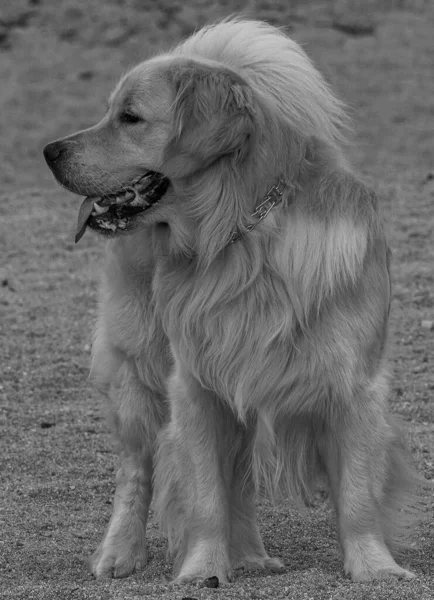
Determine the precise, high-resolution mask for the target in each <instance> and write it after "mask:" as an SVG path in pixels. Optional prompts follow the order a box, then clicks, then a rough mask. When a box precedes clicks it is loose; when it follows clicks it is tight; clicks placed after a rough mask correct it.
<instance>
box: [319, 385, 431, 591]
mask: <svg viewBox="0 0 434 600" xmlns="http://www.w3.org/2000/svg"><path fill="white" fill-rule="evenodd" d="M379 379H381V378H379ZM385 391H386V389H385V386H384V385H383V383H381V382H380V381H379V380H378V381H377V382H375V381H374V382H373V383H372V384H370V385H369V386H367V389H365V390H363V391H360V392H359V393H358V394H357V395H356V396H355V397H354V399H353V402H354V409H353V408H352V407H348V408H347V414H345V412H343V413H342V415H341V418H340V419H339V421H338V422H335V423H334V424H333V428H331V427H327V426H326V428H325V433H324V437H323V439H322V442H321V443H320V446H322V449H323V456H324V457H325V463H326V470H327V472H328V476H329V481H330V487H331V491H332V496H333V499H334V503H335V507H336V513H337V520H338V531H339V536H340V541H341V545H342V550H343V553H344V569H345V572H346V573H347V574H348V575H350V576H351V578H352V579H353V581H368V580H371V579H383V578H387V577H392V576H395V577H399V578H405V579H409V578H412V577H414V575H413V573H411V572H410V571H407V570H406V569H403V568H402V567H400V566H399V565H397V563H396V562H395V560H394V559H393V557H392V555H391V552H390V548H389V546H392V545H394V544H396V543H398V544H399V542H400V541H402V540H401V539H400V537H401V534H402V535H404V534H405V530H406V529H408V525H409V519H411V518H412V516H414V515H413V514H412V513H413V506H414V496H415V494H414V490H415V489H416V488H417V486H418V485H419V486H420V481H419V480H418V478H417V476H416V474H415V473H414V472H413V470H412V469H411V467H410V466H409V464H408V462H407V455H406V451H405V449H404V448H403V446H402V442H401V440H402V436H401V435H400V434H399V433H398V430H397V428H396V426H395V425H394V423H393V422H392V420H391V418H390V417H389V416H388V415H386V413H385V411H384V394H385ZM355 429H357V431H355ZM415 486H416V488H415Z"/></svg>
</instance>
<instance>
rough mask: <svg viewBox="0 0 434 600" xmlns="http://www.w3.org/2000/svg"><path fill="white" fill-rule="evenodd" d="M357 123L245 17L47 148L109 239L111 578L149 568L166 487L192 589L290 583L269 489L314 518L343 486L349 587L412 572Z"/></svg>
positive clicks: (183, 575)
mask: <svg viewBox="0 0 434 600" xmlns="http://www.w3.org/2000/svg"><path fill="white" fill-rule="evenodd" d="M346 123H347V120H346V117H345V113H344V110H343V107H342V105H341V103H340V102H339V101H338V100H337V99H336V98H335V97H334V95H333V94H332V92H331V91H330V89H329V87H328V85H327V84H326V83H325V81H324V80H323V78H322V77H321V75H320V74H319V73H318V71H317V70H316V69H315V68H314V66H313V65H312V63H311V62H310V61H309V59H308V58H307V56H306V54H305V53H304V51H303V50H302V49H301V48H300V47H299V46H298V45H297V44H296V43H295V42H294V41H292V40H291V39H289V38H288V37H287V36H286V35H284V34H283V33H282V32H280V31H279V30H277V29H275V28H274V27H271V26H269V25H267V24H264V23H260V22H255V21H244V20H238V19H231V20H227V21H224V22H221V23H219V24H216V25H214V26H209V27H206V28H204V29H202V30H201V31H199V32H197V33H196V34H195V35H193V37H191V38H190V39H188V40H187V41H186V42H184V43H182V44H181V45H180V46H178V47H177V48H175V49H174V50H173V51H172V52H170V53H168V54H162V55H159V56H156V57H154V58H152V59H150V60H147V61H146V62H143V63H141V64H139V65H138V66H136V67H135V68H133V69H132V70H131V71H130V72H129V73H128V74H127V75H126V76H125V77H124V78H123V79H122V80H121V81H120V83H119V84H118V86H117V88H116V90H115V91H114V93H113V94H112V96H111V99H110V103H109V109H108V112H107V114H106V116H105V117H104V118H103V119H102V121H101V122H100V123H98V124H97V125H95V126H94V127H92V128H90V129H87V130H85V131H81V132H78V133H76V134H74V135H72V136H69V137H67V138H64V139H62V140H59V141H57V142H53V143H51V144H49V145H48V146H47V147H46V148H45V151H44V152H45V156H46V159H47V162H48V164H49V166H50V168H51V169H52V171H53V172H54V174H55V177H56V178H57V180H58V181H59V182H60V183H61V184H62V185H64V186H65V187H67V188H68V189H70V190H71V191H73V192H75V193H77V194H82V195H85V196H87V198H86V200H85V201H84V202H83V205H82V208H81V212H80V218H79V226H78V237H80V236H81V235H82V234H83V232H84V231H85V229H86V227H87V226H90V227H92V228H93V229H96V230H97V231H99V232H102V233H105V234H108V237H109V239H108V243H107V259H106V266H105V273H104V278H103V283H102V290H101V304H100V313H99V318H98V322H97V326H96V332H95V339H94V346H93V357H92V367H91V374H92V377H93V379H94V381H95V383H96V385H97V386H98V388H99V389H100V390H101V391H102V392H103V393H104V394H105V395H106V396H107V398H108V399H109V405H110V410H111V415H112V420H113V425H114V429H115V431H116V435H117V439H118V441H119V446H120V468H119V471H118V474H117V478H116V495H115V500H114V509H113V516H112V518H111V521H110V524H109V526H108V529H107V532H106V534H105V537H104V539H103V541H102V543H101V545H100V546H99V548H98V550H97V551H96V553H95V554H94V556H93V557H92V559H91V568H92V571H93V573H94V574H95V575H96V576H115V577H122V576H125V575H128V574H129V573H131V572H132V571H133V570H134V569H135V568H139V567H141V566H143V565H144V564H145V563H146V555H147V551H146V542H145V530H146V521H147V515H148V509H149V504H150V502H151V496H152V489H153V485H154V484H155V496H156V509H157V514H158V515H159V519H160V522H161V525H162V528H163V530H164V531H165V533H166V534H167V536H168V539H169V547H170V549H171V551H172V552H173V554H174V556H175V574H176V578H175V581H176V582H178V583H182V582H188V581H190V580H192V579H194V578H202V577H208V576H211V575H217V576H218V577H219V578H220V579H221V580H223V581H224V580H227V578H228V576H229V575H230V573H231V571H232V570H233V569H234V568H237V567H240V566H244V567H250V566H254V567H258V566H259V567H267V568H270V569H273V570H279V569H281V568H282V563H281V562H280V561H279V560H278V559H275V558H270V557H269V556H268V555H267V553H266V551H265V549H264V546H263V543H262V540H261V536H260V533H259V530H258V526H257V522H256V509H255V498H256V493H257V491H258V490H259V491H263V490H264V491H266V492H268V493H269V494H270V495H271V496H272V497H275V496H277V495H282V494H283V495H284V496H288V495H289V496H291V497H292V498H294V499H296V500H299V501H301V502H302V501H304V500H306V498H307V497H308V496H309V493H310V491H311V489H312V487H313V485H314V482H315V480H316V478H317V477H318V476H320V475H321V474H325V475H326V477H327V479H328V482H329V484H330V491H331V496H332V499H333V501H334V504H335V507H336V514H337V524H338V531H339V537H340V542H341V546H342V550H343V555H344V569H345V572H346V573H348V574H350V575H351V577H352V579H353V580H355V581H362V580H370V579H373V578H379V577H388V576H398V577H405V578H409V577H412V573H410V572H409V571H407V570H405V569H403V568H401V567H400V566H398V564H397V563H396V562H395V560H394V558H392V554H391V550H390V549H391V547H392V545H393V544H394V543H396V542H400V541H402V538H403V536H404V534H405V533H406V529H408V525H409V523H410V517H411V512H412V511H411V509H412V506H413V500H412V493H413V490H414V483H415V481H416V476H415V475H414V473H413V471H412V469H411V467H410V466H408V461H407V456H406V451H405V449H404V447H403V443H402V435H401V433H400V431H399V429H398V428H397V427H396V425H395V424H394V421H393V419H392V418H391V416H390V415H389V414H388V411H387V406H386V398H387V390H388V384H387V379H388V377H387V370H386V366H385V364H384V355H385V344H386V334H387V322H388V313H389V305H390V278H389V251H388V246H387V243H386V239H385V235H384V232H383V226H382V222H381V220H380V217H379V214H378V209H377V202H376V198H375V196H374V194H373V193H372V192H371V191H370V190H369V189H367V188H366V187H365V186H364V185H363V184H362V183H361V182H360V181H359V180H358V179H357V178H356V176H355V175H354V174H353V172H352V170H351V168H350V167H349V165H348V164H347V161H346V159H345V144H344V142H345V128H346ZM154 469H155V473H153V470H154Z"/></svg>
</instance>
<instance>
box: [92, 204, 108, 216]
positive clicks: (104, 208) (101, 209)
mask: <svg viewBox="0 0 434 600" xmlns="http://www.w3.org/2000/svg"><path fill="white" fill-rule="evenodd" d="M93 208H94V211H93V213H92V214H97V215H103V214H104V213H106V212H107V211H108V209H109V207H108V206H100V205H99V204H97V203H96V202H94V203H93Z"/></svg>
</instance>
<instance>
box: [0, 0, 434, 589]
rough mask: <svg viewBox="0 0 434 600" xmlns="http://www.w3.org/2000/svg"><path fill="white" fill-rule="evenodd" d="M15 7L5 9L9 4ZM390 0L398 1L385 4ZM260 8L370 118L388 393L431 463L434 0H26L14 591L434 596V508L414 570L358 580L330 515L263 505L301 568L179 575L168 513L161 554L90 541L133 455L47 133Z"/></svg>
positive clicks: (0, 243) (5, 272)
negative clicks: (95, 362) (172, 48)
mask: <svg viewBox="0 0 434 600" xmlns="http://www.w3.org/2000/svg"><path fill="white" fill-rule="evenodd" d="M5 5H6V7H5ZM380 5H381V10H380V9H378V6H380ZM246 8H247V9H248V11H249V13H250V14H251V15H256V16H258V17H262V18H266V19H268V20H269V21H271V22H272V23H275V24H279V25H282V26H285V27H286V28H287V29H288V31H289V32H290V34H291V35H292V36H293V37H294V38H295V39H296V40H297V41H299V42H301V43H302V44H303V45H304V47H305V48H306V50H307V51H308V53H309V54H310V55H311V57H312V58H313V59H314V61H315V63H316V64H317V65H318V67H319V68H320V69H321V70H322V72H323V73H324V74H325V76H326V77H327V79H328V80H329V81H330V83H331V84H332V85H333V86H334V88H335V89H336V90H337V92H338V93H339V95H340V96H341V97H342V98H343V99H344V100H345V101H346V102H347V103H348V105H349V107H350V111H351V114H352V117H353V119H354V123H355V126H354V129H355V131H354V139H355V143H354V148H353V150H352V151H351V152H352V157H351V158H352V160H353V162H354V164H355V166H356V167H357V168H358V169H359V171H360V172H361V174H362V175H363V176H364V177H365V179H367V180H368V181H369V182H370V183H371V184H372V185H373V186H374V188H375V189H376V191H377V193H378V196H379V198H380V203H381V209H382V212H383V214H384V218H385V221H386V224H387V229H388V234H389V239H390V244H391V247H392V250H393V280H394V283H393V302H392V311H391V334H390V341H391V351H390V363H391V369H392V373H393V378H392V386H391V396H390V403H391V408H392V410H393V412H394V413H396V414H397V415H399V416H400V417H401V418H402V419H403V421H404V424H405V427H406V430H407V434H408V440H409V445H410V448H411V450H412V453H413V456H414V460H415V462H416V465H417V467H418V470H419V471H420V473H421V474H423V475H424V476H425V477H426V478H427V479H432V478H433V477H434V462H433V461H434V425H433V421H434V419H433V417H434V408H433V403H432V396H433V390H434V371H433V368H432V365H433V359H434V329H433V327H432V321H434V289H433V279H434V244H433V229H434V206H433V205H434V202H433V200H434V144H433V143H432V139H433V131H434V126H433V123H434V104H433V98H434V77H433V74H434V44H433V34H432V32H433V27H434V4H433V3H432V2H431V0H425V1H424V0H383V2H381V3H380V2H376V0H351V1H349V0H335V1H332V0H324V1H323V2H320V1H317V0H313V1H312V2H304V3H302V2H301V1H299V2H290V0H276V1H271V0H270V1H268V0H262V1H259V0H258V1H257V2H255V1H251V2H236V0H226V1H225V0H220V1H219V2H215V1H214V2H213V1H211V0H194V1H190V2H184V3H183V2H181V1H179V2H175V1H170V0H124V1H122V0H117V1H116V0H88V1H86V0H27V1H24V0H15V1H14V2H5V3H2V5H1V7H0V80H1V82H2V84H1V88H0V115H1V117H0V119H1V120H0V136H1V147H0V165H1V167H0V182H1V194H0V364H1V380H0V431H1V433H0V449H1V451H0V465H1V466H0V479H1V484H0V485H1V487H0V489H1V493H0V580H1V584H0V597H2V598H11V599H12V598H13V599H14V600H17V599H24V598H25V599H33V598H34V599H41V600H54V599H56V600H58V599H61V600H62V599H64V598H68V599H69V598H72V599H77V600H81V599H90V600H93V599H95V600H96V599H98V600H117V599H119V600H120V599H123V600H124V599H125V600H133V599H138V598H142V597H144V598H156V599H159V598H161V599H169V598H171V599H177V600H178V599H179V600H180V599H181V598H186V597H190V598H197V599H204V598H215V599H216V600H217V599H219V600H220V599H221V600H226V599H234V598H247V599H249V598H251V599H259V598H265V599H273V600H274V599H278V598H291V599H292V600H301V599H310V598H312V599H319V600H326V599H329V598H330V599H331V598H339V599H342V600H356V599H357V600H361V599H365V598H366V599H367V598H378V599H393V600H401V599H410V600H411V599H415V600H416V599H418V600H427V599H429V598H432V597H433V595H434V567H433V560H434V559H433V556H434V517H433V511H432V506H431V507H430V509H429V511H428V512H427V517H428V518H427V520H426V521H425V522H424V523H423V524H422V525H421V526H420V527H419V528H418V529H417V531H416V532H415V534H416V535H415V538H416V543H415V545H414V547H412V548H411V549H410V550H408V551H406V552H405V553H404V554H403V556H401V558H400V559H399V560H400V562H401V564H403V566H408V567H409V568H411V569H412V570H413V571H414V572H415V573H416V574H417V578H416V579H415V580H413V581H410V582H401V581H387V582H376V583H370V584H353V583H351V582H350V581H348V580H347V579H346V578H345V577H344V575H343V571H342V559H341V555H340V550H339V546H338V543H337V538H336V530H335V526H334V518H333V514H332V512H331V510H330V508H329V506H328V504H327V502H321V501H320V499H319V501H318V503H317V505H316V506H315V507H314V508H313V509H312V510H310V511H307V512H306V513H305V514H300V513H298V512H297V511H296V510H295V509H294V508H292V507H291V506H289V505H282V506H278V507H273V506H271V505H269V504H267V503H265V502H264V503H261V506H260V519H261V526H262V530H263V534H264V538H265V544H266V547H267V549H268V550H269V551H270V553H271V554H273V555H278V556H280V557H282V559H283V560H284V562H285V564H286V565H287V571H286V573H284V574H279V575H273V576H269V575H267V574H265V573H262V572H256V573H251V574H239V575H237V576H236V577H235V579H234V582H233V583H232V584H231V585H230V586H224V587H221V588H219V589H217V590H210V589H205V588H203V589H196V588H194V587H193V588H185V589H178V590H172V589H170V588H169V587H168V586H167V584H166V583H165V579H164V578H165V577H169V575H170V563H169V562H167V560H166V544H165V541H164V540H163V539H162V538H161V537H160V535H159V534H158V531H157V528H156V525H155V523H154V522H153V521H152V519H151V523H150V526H149V542H150V562H149V566H148V568H147V569H146V570H145V571H144V572H142V573H138V574H136V575H134V576H132V577H131V578H129V579H125V580H117V581H109V582H98V581H95V580H94V579H93V578H92V576H91V575H90V574H89V573H88V571H87V568H86V557H87V556H88V555H89V554H90V553H91V552H92V551H93V550H94V549H95V547H96V545H97V544H98V542H99V540H100V538H101V536H102V533H103V530H104V527H105V525H106V522H107V520H108V518H109V515H110V511H111V502H112V495H113V486H114V470H115V468H116V459H115V456H114V454H113V452H112V445H111V438H110V433H109V430H108V426H107V424H106V422H105V420H104V418H103V408H102V403H101V401H100V400H99V399H98V398H97V397H96V396H95V395H94V394H93V393H92V392H91V390H90V389H88V386H87V384H86V377H87V373H88V360H89V350H90V343H91V329H92V324H93V321H94V318H95V313H96V308H97V305H96V290H97V281H98V276H99V272H100V264H101V260H102V252H103V244H102V241H101V239H99V238H98V237H96V236H93V235H91V234H89V233H88V234H87V235H86V236H85V237H84V238H83V240H82V241H81V242H80V244H79V245H77V246H75V245H74V243H73V237H74V228H75V223H76V216H77V211H78V206H79V203H80V199H79V198H77V197H74V196H72V195H71V194H68V193H66V192H65V191H62V190H61V189H60V188H59V187H58V186H56V184H55V183H54V181H53V179H52V177H51V175H50V173H49V172H48V170H47V168H46V167H45V165H44V162H43V158H42V154H41V151H42V147H43V146H44V145H45V143H47V142H49V141H51V140H53V139H55V138H56V137H60V136H63V135H66V134H67V133H69V132H73V131H75V130H77V129H80V128H83V127H85V126H88V125H91V124H93V123H94V122H95V121H96V120H97V119H98V118H99V117H100V116H102V114H103V113H104V109H105V99H106V97H107V94H108V93H109V91H110V89H111V88H112V87H113V85H114V84H115V82H116V80H117V78H118V77H119V75H121V74H122V73H123V72H124V71H125V69H126V68H127V67H128V66H130V65H132V64H134V63H135V62H137V61H138V60H140V59H142V58H144V57H146V55H147V54H148V53H149V52H151V51H154V50H155V49H156V48H158V47H164V46H167V45H171V44H173V43H175V42H177V41H178V40H179V39H180V37H181V36H184V35H188V34H189V33H191V32H192V31H193V30H194V29H195V28H196V27H197V26H200V25H202V24H203V23H205V22H206V21H208V20H210V19H212V18H215V17H218V16H220V15H225V14H229V13H231V12H233V11H234V10H240V9H246Z"/></svg>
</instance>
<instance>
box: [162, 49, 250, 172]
mask: <svg viewBox="0 0 434 600" xmlns="http://www.w3.org/2000/svg"><path fill="white" fill-rule="evenodd" d="M171 75H172V81H173V85H174V88H175V94H176V96H175V101H174V105H173V110H174V121H173V123H174V131H173V137H172V140H171V142H170V143H169V145H168V148H167V153H166V156H167V158H168V159H171V162H172V163H176V165H177V167H178V170H181V171H183V170H184V171H185V170H186V169H188V170H189V171H190V172H192V171H193V170H195V169H197V168H203V167H206V166H208V165H209V164H211V163H212V162H214V161H215V160H216V159H218V158H220V157H222V156H226V155H233V156H234V157H235V158H236V159H237V160H243V158H245V156H246V155H247V154H248V152H249V149H250V147H251V143H252V138H253V135H254V131H255V128H254V108H253V94H252V92H251V90H250V88H249V86H248V84H247V83H246V82H245V81H244V80H243V79H242V78H241V77H240V76H239V75H238V74H237V73H235V72H233V71H231V70H230V69H227V68H225V67H223V66H220V65H208V64H203V63H199V62H195V61H188V62H184V63H182V64H178V65H175V66H174V67H173V70H172V73H171ZM184 174H187V173H184Z"/></svg>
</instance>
